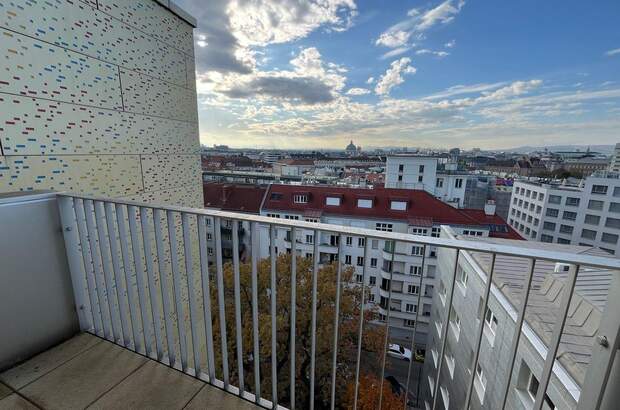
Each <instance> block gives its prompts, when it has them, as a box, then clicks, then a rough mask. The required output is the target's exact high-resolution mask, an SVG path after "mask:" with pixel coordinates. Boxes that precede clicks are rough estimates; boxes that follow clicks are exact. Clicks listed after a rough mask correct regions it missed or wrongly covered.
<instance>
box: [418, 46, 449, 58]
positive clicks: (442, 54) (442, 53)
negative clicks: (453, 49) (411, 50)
mask: <svg viewBox="0 0 620 410" xmlns="http://www.w3.org/2000/svg"><path fill="white" fill-rule="evenodd" d="M415 53H416V55H424V54H430V55H434V56H437V57H445V56H449V55H450V53H448V52H447V51H434V50H429V49H428V48H421V49H419V50H416V52H415Z"/></svg>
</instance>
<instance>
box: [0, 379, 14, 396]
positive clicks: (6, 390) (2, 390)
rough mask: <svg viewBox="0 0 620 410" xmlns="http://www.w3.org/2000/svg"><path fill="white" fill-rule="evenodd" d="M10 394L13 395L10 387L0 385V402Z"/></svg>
mask: <svg viewBox="0 0 620 410" xmlns="http://www.w3.org/2000/svg"><path fill="white" fill-rule="evenodd" d="M11 393H13V390H11V388H10V387H8V386H5V385H4V384H2V383H0V400H2V399H3V398H5V397H6V396H8V395H9V394H11Z"/></svg>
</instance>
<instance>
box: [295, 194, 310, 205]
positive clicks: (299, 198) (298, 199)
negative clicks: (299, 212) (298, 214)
mask: <svg viewBox="0 0 620 410" xmlns="http://www.w3.org/2000/svg"><path fill="white" fill-rule="evenodd" d="M293 202H295V203H296V204H307V203H308V194H295V195H293Z"/></svg>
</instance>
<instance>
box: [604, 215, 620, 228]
mask: <svg viewBox="0 0 620 410" xmlns="http://www.w3.org/2000/svg"><path fill="white" fill-rule="evenodd" d="M605 226H606V227H608V228H615V229H620V219H617V218H606V219H605Z"/></svg>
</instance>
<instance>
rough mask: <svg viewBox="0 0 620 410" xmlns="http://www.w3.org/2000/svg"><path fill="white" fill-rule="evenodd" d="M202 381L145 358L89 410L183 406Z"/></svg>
mask: <svg viewBox="0 0 620 410" xmlns="http://www.w3.org/2000/svg"><path fill="white" fill-rule="evenodd" d="M204 384H205V383H203V382H201V381H200V380H197V379H195V378H193V377H191V376H188V375H186V374H183V373H181V372H179V371H176V370H174V369H171V368H169V367H167V366H165V365H163V364H159V363H157V362H154V361H148V362H147V363H146V364H145V365H144V366H142V367H140V369H138V370H137V371H136V372H135V373H133V374H132V375H131V376H129V377H128V378H126V379H125V380H123V381H122V383H120V384H119V385H117V386H116V387H114V388H113V389H112V390H110V391H109V392H107V393H106V394H105V395H104V396H103V397H101V398H100V399H99V400H97V401H96V402H95V403H93V405H92V406H91V407H89V409H91V408H92V409H118V408H132V409H139V408H140V409H182V408H183V406H185V405H186V404H187V403H188V402H189V401H190V400H191V399H192V397H194V395H195V394H196V393H197V392H198V390H200V389H201V387H202V386H203V385H204Z"/></svg>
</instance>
